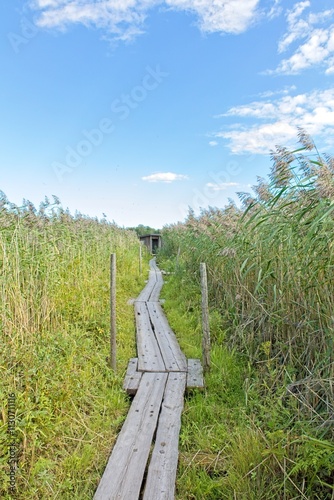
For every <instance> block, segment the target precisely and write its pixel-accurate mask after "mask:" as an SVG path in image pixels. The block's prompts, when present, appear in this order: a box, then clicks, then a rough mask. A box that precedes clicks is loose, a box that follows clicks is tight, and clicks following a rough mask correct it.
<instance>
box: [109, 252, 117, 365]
mask: <svg viewBox="0 0 334 500" xmlns="http://www.w3.org/2000/svg"><path fill="white" fill-rule="evenodd" d="M110 366H111V368H112V369H113V370H114V371H116V254H115V253H112V254H111V255H110Z"/></svg>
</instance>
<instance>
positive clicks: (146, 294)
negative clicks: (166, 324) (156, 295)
mask: <svg viewBox="0 0 334 500" xmlns="http://www.w3.org/2000/svg"><path fill="white" fill-rule="evenodd" d="M156 282H157V266H156V263H155V259H151V260H150V271H149V276H148V282H147V284H146V286H145V287H144V288H143V290H142V291H141V292H140V294H139V295H138V298H137V300H139V301H142V302H146V301H148V300H149V298H150V296H151V293H152V291H153V289H154V287H155V285H156Z"/></svg>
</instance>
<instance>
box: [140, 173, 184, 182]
mask: <svg viewBox="0 0 334 500" xmlns="http://www.w3.org/2000/svg"><path fill="white" fill-rule="evenodd" d="M186 179H188V176H187V175H182V174H174V173H173V172H159V173H157V174H151V175H146V176H144V177H142V180H143V181H146V182H166V183H168V184H170V183H171V182H175V181H183V180H186Z"/></svg>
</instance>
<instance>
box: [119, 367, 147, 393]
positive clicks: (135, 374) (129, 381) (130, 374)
mask: <svg viewBox="0 0 334 500" xmlns="http://www.w3.org/2000/svg"><path fill="white" fill-rule="evenodd" d="M137 368H138V358H131V359H130V361H129V364H128V368H127V370H126V374H125V378H124V382H123V389H124V390H125V391H126V392H127V393H128V394H130V396H133V395H135V394H136V392H137V391H138V387H139V383H140V380H141V377H142V375H143V372H139V371H137Z"/></svg>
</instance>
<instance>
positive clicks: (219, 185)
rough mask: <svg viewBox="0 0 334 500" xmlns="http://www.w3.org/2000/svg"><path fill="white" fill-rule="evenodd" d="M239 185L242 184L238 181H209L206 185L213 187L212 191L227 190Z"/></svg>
mask: <svg viewBox="0 0 334 500" xmlns="http://www.w3.org/2000/svg"><path fill="white" fill-rule="evenodd" d="M237 186H240V184H239V183H238V182H220V183H215V182H208V183H207V184H206V187H208V188H209V189H212V191H225V190H226V189H228V188H229V187H237Z"/></svg>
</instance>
